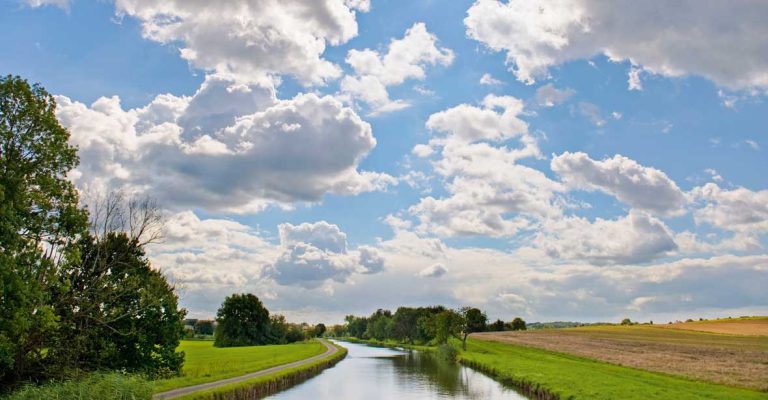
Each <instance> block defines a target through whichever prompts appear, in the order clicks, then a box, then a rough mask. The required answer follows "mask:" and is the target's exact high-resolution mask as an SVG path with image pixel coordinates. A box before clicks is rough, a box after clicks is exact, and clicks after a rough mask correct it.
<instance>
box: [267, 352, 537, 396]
mask: <svg viewBox="0 0 768 400" xmlns="http://www.w3.org/2000/svg"><path fill="white" fill-rule="evenodd" d="M340 344H341V345H342V346H344V347H346V348H347V349H348V350H349V353H348V354H347V357H346V358H345V359H344V360H342V361H341V362H339V363H338V364H336V366H335V367H333V368H329V369H326V370H325V371H323V373H321V374H320V375H318V376H316V377H314V378H312V379H310V380H308V381H306V382H304V383H302V384H300V385H297V386H294V387H293V388H291V389H288V390H286V391H283V392H280V393H278V394H276V395H274V396H271V397H269V399H279V400H286V399H294V400H299V399H301V400H307V399H313V400H315V399H316V400H339V399H366V400H371V399H472V400H480V399H482V400H486V399H487V400H495V399H513V400H514V399H526V397H524V396H523V395H521V394H518V393H517V392H515V391H514V390H513V389H511V388H509V387H506V386H504V385H502V384H501V383H499V382H496V381H494V380H493V379H491V378H490V377H488V376H487V375H485V374H483V373H481V372H478V371H475V370H473V369H471V368H468V367H464V366H461V365H458V364H455V363H448V362H444V361H442V360H438V359H437V358H436V357H435V356H433V355H431V354H429V353H421V352H416V351H414V352H408V351H400V350H394V349H385V348H378V347H371V346H366V345H361V344H354V343H347V342H342V343H340Z"/></svg>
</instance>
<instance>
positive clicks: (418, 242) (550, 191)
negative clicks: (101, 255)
mask: <svg viewBox="0 0 768 400" xmlns="http://www.w3.org/2000/svg"><path fill="white" fill-rule="evenodd" d="M765 21H768V3H766V2H765V1H762V0H743V1H739V2H724V1H715V0H705V1H700V0H686V1H674V2H673V1H660V2H636V1H631V0H621V1H614V2H603V1H598V0H538V1H523V0H508V1H498V0H478V1H476V2H472V1H443V2H440V1H434V0H421V1H393V0H370V1H369V0H324V1H316V0H241V1H232V0H222V1H217V2H206V1H186V0H114V1H86V0H9V1H4V2H2V3H0V26H2V27H3V30H4V39H3V40H0V73H2V74H14V75H20V76H22V77H24V78H26V79H28V80H29V81H30V82H39V83H40V84H42V85H43V86H44V87H45V88H46V89H47V90H48V91H49V92H51V93H52V94H54V95H55V98H56V102H57V105H58V107H57V117H58V118H59V120H60V122H61V124H62V125H63V126H65V127H66V128H67V129H68V130H69V131H70V133H71V139H70V140H71V142H72V144H73V145H76V146H78V148H79V156H80V165H79V166H78V168H77V169H76V170H74V171H72V172H71V173H70V174H69V178H70V179H72V180H73V182H74V183H75V184H76V186H77V187H78V188H79V189H80V190H81V192H82V193H83V195H84V197H86V196H91V195H94V194H98V193H105V192H109V191H114V190H120V191H123V192H125V193H128V194H131V195H136V196H151V197H153V198H155V199H157V200H158V202H159V204H161V205H162V207H163V210H164V212H165V215H166V229H165V232H164V240H163V241H162V242H161V243H158V244H153V245H151V247H150V248H149V249H148V253H149V257H150V259H151V261H152V263H153V266H154V267H156V268H159V269H160V270H162V271H163V272H164V273H165V274H166V276H167V277H168V278H169V279H170V280H171V281H172V282H174V283H175V284H176V285H177V287H178V288H179V293H180V298H181V304H182V306H184V307H185V308H187V310H188V315H189V316H190V317H195V318H212V317H213V316H215V313H216V310H217V309H218V307H219V305H220V304H221V302H222V300H223V299H224V297H226V296H228V295H230V294H232V293H240V292H250V293H254V294H256V295H257V296H258V297H259V298H261V299H262V300H263V301H264V303H265V304H266V306H267V307H268V308H269V309H270V310H271V311H272V312H276V313H281V314H284V315H286V316H287V317H288V319H289V320H293V321H307V322H326V323H328V322H330V323H335V322H340V321H341V320H342V319H343V317H344V315H347V314H356V315H365V314H369V313H371V312H372V311H374V310H376V309H377V308H389V309H395V308H397V307H398V306H420V305H433V304H444V305H446V306H450V307H459V306H463V305H471V306H476V307H479V308H482V309H483V310H485V311H486V312H487V314H488V316H489V318H491V319H496V318H501V319H504V320H511V319H512V318H514V317H517V316H520V317H523V318H524V319H526V320H528V321H549V320H578V321H619V320H621V319H622V318H625V317H629V318H631V319H632V320H640V321H647V320H656V321H668V320H675V319H686V318H700V317H704V318H710V317H724V316H738V315H758V314H762V315H766V314H768V290H766V288H768V252H766V246H768V175H766V171H768V156H766V151H768V125H767V124H766V122H768V117H767V116H768V105H766V98H767V97H766V96H767V95H768V24H765Z"/></svg>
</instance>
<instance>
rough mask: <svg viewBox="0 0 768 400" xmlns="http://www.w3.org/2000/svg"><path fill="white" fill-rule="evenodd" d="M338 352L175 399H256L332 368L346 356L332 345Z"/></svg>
mask: <svg viewBox="0 0 768 400" xmlns="http://www.w3.org/2000/svg"><path fill="white" fill-rule="evenodd" d="M334 346H336V348H338V349H339V351H338V352H336V353H335V354H332V355H330V356H328V357H325V358H323V359H320V360H317V361H314V362H312V363H309V364H306V365H302V366H299V367H294V368H290V369H286V370H283V371H280V372H276V373H274V374H271V375H266V376H260V377H258V378H254V379H249V380H246V381H242V382H238V383H235V384H231V385H226V386H221V387H217V388H214V389H209V390H203V391H199V392H196V393H193V394H189V395H186V396H181V397H177V398H176V399H180V400H192V399H194V400H230V399H257V398H261V397H265V396H268V395H270V394H274V393H277V392H279V391H281V390H285V389H287V388H289V387H291V386H295V385H297V384H299V383H301V382H304V381H305V380H307V379H309V378H312V377H313V376H316V375H318V374H320V373H321V372H323V370H325V369H326V368H329V367H332V366H333V365H335V364H336V363H338V362H339V361H341V360H342V359H344V357H346V355H347V349H345V348H343V347H341V346H338V345H334Z"/></svg>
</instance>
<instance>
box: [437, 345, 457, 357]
mask: <svg viewBox="0 0 768 400" xmlns="http://www.w3.org/2000/svg"><path fill="white" fill-rule="evenodd" d="M437 356H438V357H440V358H441V359H443V360H445V361H456V358H458V356H459V351H458V350H456V348H455V347H453V346H451V345H450V344H448V343H443V344H441V345H440V346H437Z"/></svg>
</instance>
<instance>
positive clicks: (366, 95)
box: [341, 22, 453, 115]
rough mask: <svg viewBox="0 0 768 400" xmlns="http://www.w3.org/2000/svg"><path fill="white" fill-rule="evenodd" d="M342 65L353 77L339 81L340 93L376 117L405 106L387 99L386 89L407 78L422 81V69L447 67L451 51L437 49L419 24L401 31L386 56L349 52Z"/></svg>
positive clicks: (441, 48)
mask: <svg viewBox="0 0 768 400" xmlns="http://www.w3.org/2000/svg"><path fill="white" fill-rule="evenodd" d="M346 62H347V64H349V65H350V66H351V67H352V69H353V70H354V71H355V75H354V76H350V75H348V76H345V77H344V79H342V81H341V92H342V94H343V95H344V96H348V97H350V98H351V99H358V100H362V101H364V102H365V103H367V104H368V106H369V107H371V109H372V114H373V115H376V114H382V113H386V112H392V111H397V110H401V109H403V108H405V107H408V106H409V103H408V102H406V101H403V100H391V99H390V98H389V93H388V92H387V87H389V86H396V85H400V84H402V83H403V82H405V81H406V80H409V79H415V80H424V79H425V78H426V70H425V69H426V67H427V66H430V65H444V66H445V65H450V64H451V63H452V62H453V51H451V50H450V49H448V48H445V47H439V46H438V45H437V37H436V36H435V35H434V34H432V33H430V32H429V31H427V26H426V25H425V24H424V23H423V22H417V23H415V24H413V26H411V27H410V28H408V30H406V31H405V35H404V36H403V38H402V39H393V40H392V41H391V42H390V43H389V45H388V46H387V51H386V53H384V54H381V53H379V52H378V51H376V50H371V49H364V50H357V49H352V50H350V51H349V53H348V54H347V58H346Z"/></svg>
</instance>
